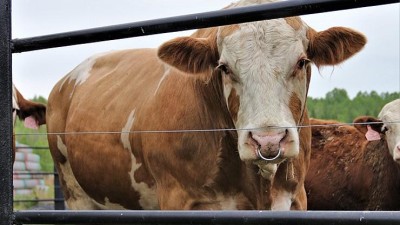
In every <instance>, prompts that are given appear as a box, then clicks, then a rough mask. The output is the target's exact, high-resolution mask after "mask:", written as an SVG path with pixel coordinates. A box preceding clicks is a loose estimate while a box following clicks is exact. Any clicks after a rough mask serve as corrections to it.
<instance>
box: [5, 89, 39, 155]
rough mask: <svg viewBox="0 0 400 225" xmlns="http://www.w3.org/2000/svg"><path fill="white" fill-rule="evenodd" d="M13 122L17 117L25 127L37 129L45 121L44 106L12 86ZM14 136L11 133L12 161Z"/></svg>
mask: <svg viewBox="0 0 400 225" xmlns="http://www.w3.org/2000/svg"><path fill="white" fill-rule="evenodd" d="M12 111H13V124H14V125H15V120H16V118H17V117H18V118H19V119H20V120H23V121H24V125H25V127H27V128H32V129H37V128H38V127H39V126H40V125H43V124H45V123H46V106H45V105H43V104H41V103H36V102H32V101H29V100H26V99H25V98H24V97H23V96H22V95H21V93H20V92H19V91H18V89H17V88H15V86H14V85H13V87H12ZM14 139H15V137H14V135H13V162H14V159H15V140H14Z"/></svg>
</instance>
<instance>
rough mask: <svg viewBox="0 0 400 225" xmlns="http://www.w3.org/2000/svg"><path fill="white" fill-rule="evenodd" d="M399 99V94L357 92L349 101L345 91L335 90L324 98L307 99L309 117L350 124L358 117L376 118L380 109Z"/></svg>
mask: <svg viewBox="0 0 400 225" xmlns="http://www.w3.org/2000/svg"><path fill="white" fill-rule="evenodd" d="M398 98H400V92H394V93H388V92H384V93H381V94H378V93H377V92H376V91H371V92H369V93H368V92H358V93H357V95H356V96H355V97H354V98H353V99H350V98H349V96H348V94H347V91H346V90H345V89H340V88H335V89H333V90H332V91H330V92H328V93H327V94H326V95H325V97H324V98H312V97H308V99H307V107H308V112H309V116H310V117H313V118H318V119H332V120H338V121H340V122H344V123H351V122H353V120H354V119H355V118H356V117H358V116H363V115H367V116H374V117H377V116H378V114H379V112H380V111H381V109H382V107H383V106H384V105H385V104H386V103H388V102H391V101H393V100H395V99H398Z"/></svg>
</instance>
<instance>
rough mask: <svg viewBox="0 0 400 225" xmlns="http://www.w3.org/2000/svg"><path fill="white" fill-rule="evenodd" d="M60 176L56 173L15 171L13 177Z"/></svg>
mask: <svg viewBox="0 0 400 225" xmlns="http://www.w3.org/2000/svg"><path fill="white" fill-rule="evenodd" d="M55 174H58V173H56V172H23V171H15V172H13V175H55Z"/></svg>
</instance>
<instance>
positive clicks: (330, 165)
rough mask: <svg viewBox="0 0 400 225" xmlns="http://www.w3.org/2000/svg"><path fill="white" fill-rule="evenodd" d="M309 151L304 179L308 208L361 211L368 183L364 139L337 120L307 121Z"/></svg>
mask: <svg viewBox="0 0 400 225" xmlns="http://www.w3.org/2000/svg"><path fill="white" fill-rule="evenodd" d="M310 123H311V125H313V127H312V142H311V143H312V148H311V149H312V152H311V161H310V167H309V171H308V173H307V177H306V182H305V186H306V191H307V197H308V209H310V210H340V209H342V210H343V209H346V208H347V207H349V208H360V207H361V204H363V199H362V198H363V197H362V196H363V195H364V194H365V193H361V191H360V192H358V193H357V192H354V190H368V188H365V187H366V186H368V183H369V182H370V180H369V179H368V178H365V177H364V176H363V177H361V174H364V175H366V174H368V173H370V171H365V169H367V168H364V167H363V165H362V160H363V146H364V145H365V143H366V142H365V138H364V137H363V134H362V133H361V132H359V131H358V130H357V129H356V128H354V127H353V126H348V125H340V126H339V125H338V124H339V122H337V121H326V120H317V119H311V120H310Z"/></svg>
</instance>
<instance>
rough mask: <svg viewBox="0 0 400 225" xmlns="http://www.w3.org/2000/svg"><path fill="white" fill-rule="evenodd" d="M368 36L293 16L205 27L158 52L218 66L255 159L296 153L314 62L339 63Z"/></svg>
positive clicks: (196, 69) (173, 59) (198, 67)
mask: <svg viewBox="0 0 400 225" xmlns="http://www.w3.org/2000/svg"><path fill="white" fill-rule="evenodd" d="M243 2H245V1H242V3H243ZM365 43H366V38H365V37H364V36H363V35H362V34H360V33H358V32H356V31H354V30H351V29H348V28H343V27H334V28H330V29H328V30H325V31H322V32H316V31H314V30H313V29H311V28H310V27H308V26H307V24H305V23H304V22H303V21H302V20H301V19H300V18H298V17H291V18H285V19H274V20H266V21H258V22H251V23H243V24H237V25H229V26H222V27H218V28H211V29H208V30H201V31H198V32H197V33H195V34H194V35H193V36H192V37H182V38H176V39H174V40H171V41H169V42H166V43H164V44H163V45H162V46H161V47H160V48H159V52H158V55H159V57H160V58H161V59H162V60H163V61H165V62H167V63H168V64H170V65H173V66H174V67H176V68H178V69H180V70H182V71H185V72H189V73H205V72H207V71H210V67H212V68H217V69H218V70H220V73H218V74H219V75H221V76H223V79H222V81H223V87H224V95H225V98H226V104H227V107H228V109H229V110H230V113H231V115H232V119H233V121H234V123H235V126H236V128H237V129H238V150H239V155H240V158H241V159H242V160H245V161H253V160H259V159H261V158H262V159H266V160H269V159H274V158H276V157H277V156H279V158H280V159H284V158H291V157H296V156H297V155H298V153H299V149H300V147H299V143H300V139H299V131H298V129H297V126H298V125H301V124H302V120H303V119H304V118H303V117H304V110H305V107H306V98H307V91H308V85H309V83H310V76H311V68H310V64H311V63H314V64H315V65H316V66H318V67H319V66H323V65H336V64H339V63H341V62H343V61H344V60H346V59H348V58H349V57H351V56H353V55H354V54H355V53H357V52H358V51H360V50H361V49H362V48H363V46H364V45H365ZM214 75H215V73H214ZM277 160H279V159H277Z"/></svg>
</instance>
